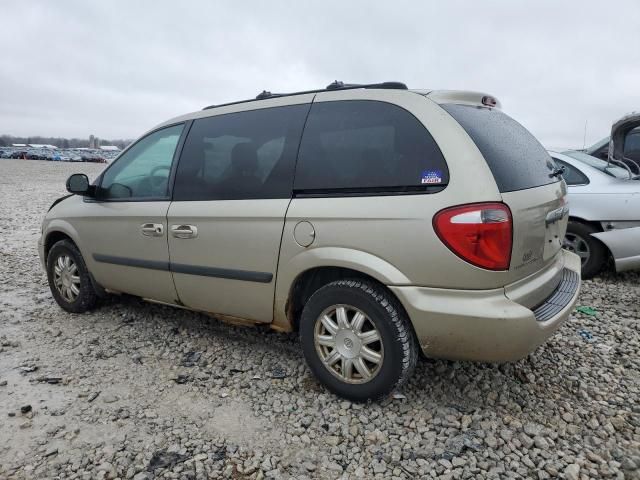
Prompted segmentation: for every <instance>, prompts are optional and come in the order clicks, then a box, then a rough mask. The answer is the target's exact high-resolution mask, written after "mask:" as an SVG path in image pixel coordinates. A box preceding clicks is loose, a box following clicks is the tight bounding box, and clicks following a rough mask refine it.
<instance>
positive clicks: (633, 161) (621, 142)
mask: <svg viewBox="0 0 640 480" xmlns="http://www.w3.org/2000/svg"><path fill="white" fill-rule="evenodd" d="M638 118H640V114H638V113H632V114H629V115H625V116H624V117H622V118H621V119H620V120H618V121H617V122H615V123H614V124H613V126H612V127H611V136H609V137H606V138H603V139H602V140H600V141H599V142H596V143H594V144H593V145H591V146H590V147H588V148H586V149H585V150H584V152H585V153H586V154H588V155H592V156H594V157H597V158H599V159H601V160H605V161H609V160H611V161H612V162H613V163H618V164H624V165H626V166H627V167H629V169H630V170H631V172H632V173H634V174H635V175H640V125H638ZM612 139H613V145H612V146H611V147H612V148H613V149H615V155H614V158H610V156H609V152H610V144H611V143H612V142H611V140H612ZM612 154H613V150H612Z"/></svg>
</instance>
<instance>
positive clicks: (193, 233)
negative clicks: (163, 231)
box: [171, 225, 198, 238]
mask: <svg viewBox="0 0 640 480" xmlns="http://www.w3.org/2000/svg"><path fill="white" fill-rule="evenodd" d="M171 235H173V236H174V237H176V238H196V237H197V236H198V227H196V226H195V225H171Z"/></svg>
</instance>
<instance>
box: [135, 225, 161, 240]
mask: <svg viewBox="0 0 640 480" xmlns="http://www.w3.org/2000/svg"><path fill="white" fill-rule="evenodd" d="M140 231H141V232H142V235H144V236H145V237H161V236H162V234H163V233H164V225H162V224H161V223H143V224H142V225H140Z"/></svg>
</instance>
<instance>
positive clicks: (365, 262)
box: [273, 247, 410, 330]
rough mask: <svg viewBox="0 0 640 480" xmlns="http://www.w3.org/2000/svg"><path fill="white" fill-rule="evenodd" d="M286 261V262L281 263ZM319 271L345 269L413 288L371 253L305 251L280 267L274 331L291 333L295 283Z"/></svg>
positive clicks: (336, 249) (329, 249)
mask: <svg viewBox="0 0 640 480" xmlns="http://www.w3.org/2000/svg"><path fill="white" fill-rule="evenodd" d="M281 260H284V259H281ZM318 267H342V268H348V269H351V270H356V271H358V272H361V273H364V274H366V275H369V276H370V277H373V278H375V279H376V280H378V281H379V282H380V283H382V284H384V285H409V284H410V281H409V279H408V278H407V277H406V276H405V275H404V274H403V273H402V272H401V271H400V270H398V269H397V268H396V267H395V266H393V265H392V264H390V263H389V262H387V261H386V260H384V259H382V258H380V257H377V256H375V255H372V254H371V253H367V252H363V251H360V250H354V249H351V248H341V247H319V248H312V249H308V250H302V251H300V252H298V253H297V254H295V255H294V256H292V257H291V258H289V259H287V260H284V261H282V263H280V265H279V266H278V275H277V280H276V295H275V305H274V321H273V323H274V327H275V328H279V329H282V330H290V328H291V325H290V322H289V319H288V317H287V314H286V305H287V300H288V297H289V292H290V291H291V286H292V285H293V282H294V281H295V280H296V278H298V276H299V275H301V274H302V273H304V272H306V271H307V270H310V269H312V268H318Z"/></svg>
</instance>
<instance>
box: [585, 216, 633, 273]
mask: <svg viewBox="0 0 640 480" xmlns="http://www.w3.org/2000/svg"><path fill="white" fill-rule="evenodd" d="M591 235H592V236H594V237H596V238H597V239H598V240H600V241H601V242H602V243H604V244H605V245H606V246H607V248H608V249H609V251H610V252H611V255H612V256H613V259H614V261H615V265H616V271H618V272H622V271H625V270H632V269H640V227H632V228H620V229H613V230H607V231H605V232H598V233H592V234H591Z"/></svg>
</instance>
